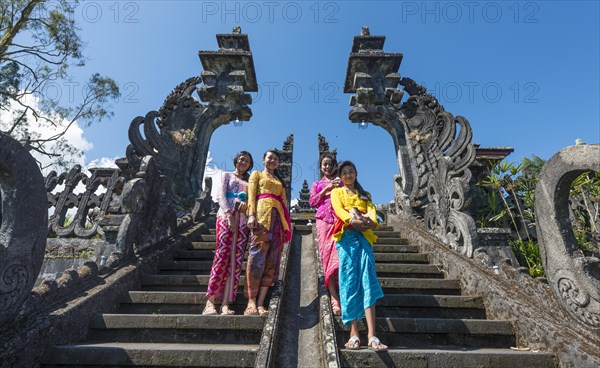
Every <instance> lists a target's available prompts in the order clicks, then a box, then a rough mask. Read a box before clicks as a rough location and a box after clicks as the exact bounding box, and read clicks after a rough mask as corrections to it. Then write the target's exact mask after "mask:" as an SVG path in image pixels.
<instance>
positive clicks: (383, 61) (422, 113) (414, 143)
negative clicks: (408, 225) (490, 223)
mask: <svg viewBox="0 0 600 368" xmlns="http://www.w3.org/2000/svg"><path fill="white" fill-rule="evenodd" d="M384 41H385V37H383V36H370V35H369V31H368V28H366V27H365V28H363V32H362V35H361V36H356V37H355V38H354V44H353V47H352V53H351V54H350V57H349V60H348V68H347V71H346V80H345V84H344V92H346V93H355V95H353V96H352V97H351V100H350V105H351V106H352V109H351V111H350V113H349V118H350V120H351V121H352V122H354V123H359V124H368V123H369V122H370V123H373V124H375V125H377V126H380V127H382V128H383V129H385V130H386V131H387V132H388V133H390V135H391V137H392V139H393V142H394V146H395V149H396V156H397V160H398V167H399V171H400V174H399V175H398V176H397V177H396V178H395V189H394V192H395V207H396V208H395V211H397V212H398V213H400V214H402V215H403V216H405V217H417V218H421V219H423V220H424V221H425V224H426V226H427V228H428V229H429V231H431V232H432V233H433V234H435V235H436V237H438V238H439V239H440V240H441V241H443V242H444V243H446V244H448V245H449V246H451V247H452V248H454V249H456V250H457V251H459V252H460V253H463V254H465V255H467V256H469V257H471V256H472V255H473V250H474V245H475V244H476V243H477V231H476V227H475V221H474V220H473V218H472V217H471V216H470V215H469V214H468V212H467V208H468V206H469V204H470V197H469V189H470V187H469V181H470V179H471V172H470V171H469V165H470V164H471V163H473V161H474V160H475V148H474V146H473V144H472V143H471V138H472V132H471V126H470V124H469V122H468V121H467V119H465V118H464V117H462V116H456V117H455V116H453V115H452V114H450V113H448V112H447V111H445V110H444V108H443V107H442V106H441V105H440V104H439V103H438V101H437V99H436V98H435V97H433V96H432V95H431V94H428V93H426V89H425V88H424V87H422V86H420V85H418V84H416V83H415V82H414V81H413V80H412V79H409V78H402V79H401V78H400V74H399V73H398V70H399V68H400V63H401V61H402V57H403V55H402V54H394V53H385V52H383V44H384ZM399 85H402V86H403V87H404V89H402V88H399ZM404 92H408V94H409V96H410V97H409V98H408V100H406V101H405V102H403V103H402V99H403V96H404Z"/></svg>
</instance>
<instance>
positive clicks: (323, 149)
mask: <svg viewBox="0 0 600 368" xmlns="http://www.w3.org/2000/svg"><path fill="white" fill-rule="evenodd" d="M318 139H319V158H320V157H321V155H323V154H325V153H329V154H331V155H333V157H335V158H336V159H337V148H336V149H334V150H330V149H329V143H327V140H326V139H325V137H324V136H322V135H321V133H318ZM319 158H317V160H318V159H319Z"/></svg>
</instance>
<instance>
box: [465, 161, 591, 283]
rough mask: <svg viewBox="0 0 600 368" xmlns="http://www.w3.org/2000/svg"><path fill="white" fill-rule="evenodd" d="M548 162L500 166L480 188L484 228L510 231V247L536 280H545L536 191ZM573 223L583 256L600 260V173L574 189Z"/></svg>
mask: <svg viewBox="0 0 600 368" xmlns="http://www.w3.org/2000/svg"><path fill="white" fill-rule="evenodd" d="M543 166H544V160H543V159H541V158H539V157H537V156H535V155H534V156H532V157H531V158H525V159H523V161H522V162H521V163H520V164H515V163H510V162H505V161H503V162H500V163H498V164H496V165H495V166H493V168H492V170H491V171H490V173H489V174H488V175H487V176H486V177H485V179H484V180H482V181H481V183H480V184H479V185H480V186H481V187H483V188H484V189H485V190H486V199H487V203H486V204H487V205H486V206H485V207H483V208H482V209H481V210H480V211H479V214H478V218H477V223H478V225H479V226H480V227H510V228H511V229H512V238H513V239H512V240H511V241H510V245H511V247H512V249H513V251H514V253H515V256H516V257H517V259H518V260H519V263H520V264H521V266H523V267H527V268H528V269H529V273H530V275H531V276H533V277H539V276H543V274H544V270H543V265H542V261H541V258H540V252H539V247H538V244H537V236H536V232H535V228H536V223H535V188H536V185H537V182H538V177H539V175H540V172H541V170H542V167H543ZM569 202H570V205H571V223H572V225H573V233H574V235H575V239H576V241H577V243H578V245H579V249H580V251H581V254H582V255H585V256H596V257H597V256H598V255H599V251H598V243H600V235H599V227H600V226H599V223H600V221H599V213H600V208H599V207H600V173H583V174H582V175H580V176H579V177H577V178H576V179H575V180H574V181H573V183H572V185H571V196H570V199H569Z"/></svg>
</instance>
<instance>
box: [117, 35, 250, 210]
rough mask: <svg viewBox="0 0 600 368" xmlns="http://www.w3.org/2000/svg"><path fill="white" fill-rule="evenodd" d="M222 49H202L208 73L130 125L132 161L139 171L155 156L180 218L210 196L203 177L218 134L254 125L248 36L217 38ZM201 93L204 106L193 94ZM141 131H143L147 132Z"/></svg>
mask: <svg viewBox="0 0 600 368" xmlns="http://www.w3.org/2000/svg"><path fill="white" fill-rule="evenodd" d="M217 40H218V43H219V50H218V51H200V52H199V56H200V61H201V62H202V66H203V68H204V71H203V72H202V77H192V78H189V79H188V80H186V81H184V82H182V83H181V84H180V85H178V86H177V87H176V88H175V89H174V90H173V92H172V93H171V94H170V95H169V96H168V97H167V99H166V100H165V102H164V104H163V106H162V107H161V109H160V111H151V112H149V113H148V114H146V116H145V117H142V116H138V117H136V118H135V119H134V120H133V121H132V122H131V125H130V129H129V140H130V142H131V144H130V145H129V146H128V147H127V160H128V162H129V164H131V165H132V166H133V167H134V168H135V171H138V168H139V165H140V163H141V160H142V158H143V157H144V156H148V155H150V156H153V157H154V158H155V159H156V165H157V168H158V171H159V172H160V174H161V175H165V176H166V177H168V178H170V179H171V180H172V183H173V187H172V190H171V193H170V194H169V196H170V200H169V202H170V203H171V204H172V205H173V206H174V208H175V210H176V212H177V214H178V217H181V216H182V215H184V214H187V213H190V212H191V211H192V209H193V207H194V205H195V199H196V198H199V197H200V195H201V193H202V192H203V191H204V192H206V188H204V189H203V188H202V178H203V177H204V169H205V166H206V159H207V157H208V147H209V143H210V139H211V137H212V134H213V133H214V131H215V130H216V129H217V128H218V127H220V126H222V125H224V124H229V123H230V122H231V121H234V120H238V121H248V120H250V118H251V117H252V111H251V110H250V108H249V107H248V105H250V104H251V103H252V97H251V96H250V95H249V94H248V93H247V92H253V91H254V92H255V91H257V88H258V85H257V82H256V75H255V70H254V62H253V58H252V52H250V50H249V43H248V36H247V35H245V34H241V33H239V29H236V30H234V32H233V33H232V34H225V35H217ZM194 91H197V92H198V95H199V96H200V99H201V101H202V102H204V103H206V104H203V103H201V102H200V101H198V100H197V99H196V98H194V96H193V95H192V94H193V92H194ZM140 130H143V132H144V134H142V133H141V131H140Z"/></svg>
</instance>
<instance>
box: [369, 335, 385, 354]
mask: <svg viewBox="0 0 600 368" xmlns="http://www.w3.org/2000/svg"><path fill="white" fill-rule="evenodd" d="M373 344H375V346H373ZM387 349H388V347H387V346H386V345H383V344H382V343H381V341H379V339H378V338H377V337H376V336H373V337H371V338H370V339H369V350H372V351H386V350H387Z"/></svg>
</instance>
